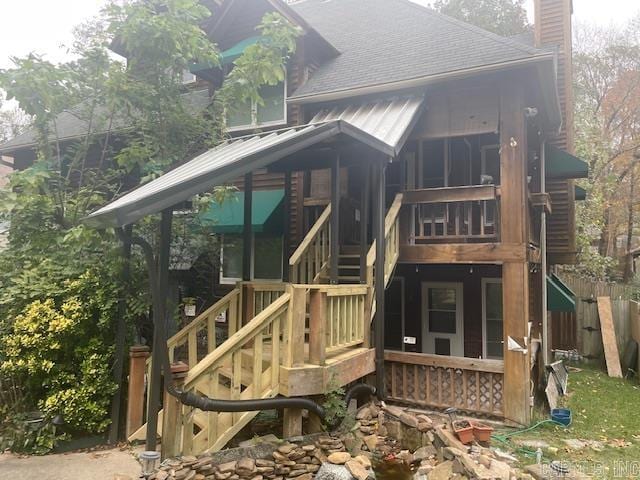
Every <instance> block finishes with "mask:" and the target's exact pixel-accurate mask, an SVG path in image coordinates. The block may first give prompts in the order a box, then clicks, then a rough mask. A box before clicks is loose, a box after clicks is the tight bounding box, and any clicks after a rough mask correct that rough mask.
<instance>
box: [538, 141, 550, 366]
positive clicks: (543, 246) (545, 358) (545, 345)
mask: <svg viewBox="0 0 640 480" xmlns="http://www.w3.org/2000/svg"><path fill="white" fill-rule="evenodd" d="M546 145H547V142H546V141H545V140H544V138H543V139H542V140H541V141H540V192H541V193H547V180H546V174H547V170H546V168H547V167H546V165H545V161H546V155H545V151H544V150H545V147H546ZM540 263H541V265H540V270H541V272H542V275H541V276H542V279H541V281H542V288H541V293H542V299H541V301H542V318H541V319H540V320H541V321H542V363H543V364H544V366H545V367H546V366H547V365H549V354H550V352H551V345H550V344H549V319H548V315H549V312H548V311H547V211H546V210H545V209H544V207H543V208H542V211H541V213H540Z"/></svg>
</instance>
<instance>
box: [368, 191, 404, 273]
mask: <svg viewBox="0 0 640 480" xmlns="http://www.w3.org/2000/svg"><path fill="white" fill-rule="evenodd" d="M402 198H403V195H402V193H398V194H397V195H396V196H395V198H394V199H393V203H392V204H391V206H390V207H389V210H387V215H386V216H385V219H384V237H385V240H388V239H389V237H390V234H391V233H392V232H391V230H392V228H393V227H394V225H397V222H398V217H399V215H400V208H401V207H402ZM385 243H387V242H385ZM375 263H376V241H375V240H374V241H373V242H372V243H371V247H370V248H369V252H367V267H373V266H374V265H375ZM386 273H387V272H385V274H386Z"/></svg>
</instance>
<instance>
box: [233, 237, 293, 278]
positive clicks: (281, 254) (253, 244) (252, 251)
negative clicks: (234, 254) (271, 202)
mask: <svg viewBox="0 0 640 480" xmlns="http://www.w3.org/2000/svg"><path fill="white" fill-rule="evenodd" d="M240 236H242V234H240ZM220 237H221V238H220V284H221V285H235V284H236V283H238V282H241V281H242V278H236V277H225V276H224V266H223V263H222V262H223V261H224V237H225V235H224V234H222V235H221V236H220ZM280 238H282V235H280ZM282 243H283V245H284V242H282ZM255 246H256V234H255V232H253V233H252V234H251V280H255V278H254V265H255V254H256V249H255ZM283 255H284V252H280V263H282V256H283ZM260 280H263V279H260ZM264 280H268V281H271V282H278V281H282V270H281V271H280V278H279V279H278V278H273V279H264Z"/></svg>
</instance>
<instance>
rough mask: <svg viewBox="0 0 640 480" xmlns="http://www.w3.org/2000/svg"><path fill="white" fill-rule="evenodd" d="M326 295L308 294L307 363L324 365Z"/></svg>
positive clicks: (321, 293) (318, 291) (315, 291)
mask: <svg viewBox="0 0 640 480" xmlns="http://www.w3.org/2000/svg"><path fill="white" fill-rule="evenodd" d="M326 324H327V293H326V292H323V291H321V290H311V292H310V293H309V363H311V364H313V365H324V364H325V359H326V354H327V352H326V333H325V325H326Z"/></svg>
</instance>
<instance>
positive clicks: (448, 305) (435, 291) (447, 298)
mask: <svg viewBox="0 0 640 480" xmlns="http://www.w3.org/2000/svg"><path fill="white" fill-rule="evenodd" d="M429 308H434V309H436V310H451V311H454V312H455V310H456V290H455V288H430V289H429Z"/></svg>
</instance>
